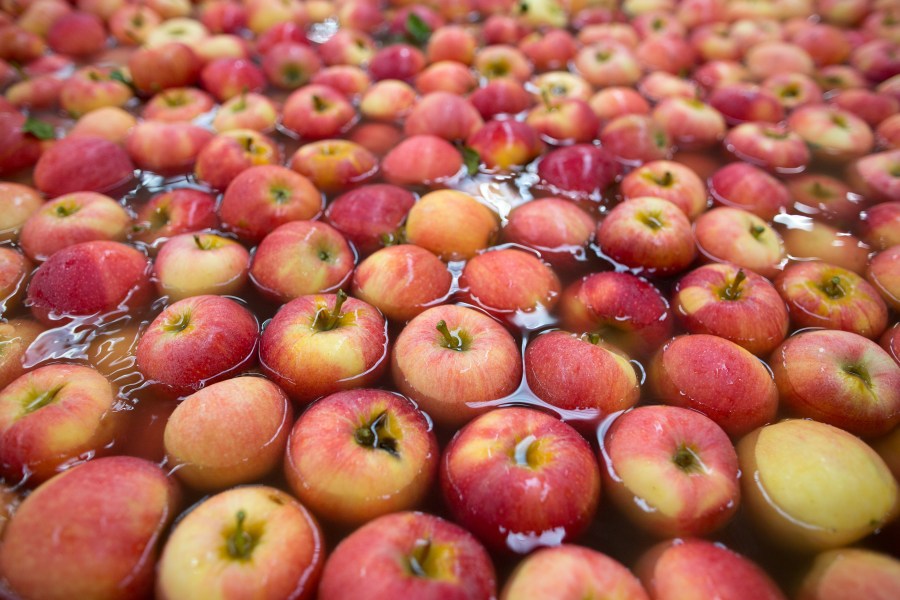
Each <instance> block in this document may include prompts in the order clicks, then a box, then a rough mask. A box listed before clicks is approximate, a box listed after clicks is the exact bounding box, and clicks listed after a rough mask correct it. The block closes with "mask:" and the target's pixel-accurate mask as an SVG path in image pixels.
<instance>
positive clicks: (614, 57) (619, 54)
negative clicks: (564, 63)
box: [572, 40, 642, 87]
mask: <svg viewBox="0 0 900 600" xmlns="http://www.w3.org/2000/svg"><path fill="white" fill-rule="evenodd" d="M572 64H573V66H574V67H575V69H576V70H577V72H578V73H579V74H580V75H581V76H582V77H584V79H585V80H586V81H587V82H588V83H590V84H591V85H593V86H595V87H610V86H630V85H634V84H635V83H637V81H638V79H640V77H641V73H642V70H641V65H640V63H639V62H638V59H637V57H635V55H634V52H632V50H631V49H629V48H628V47H627V46H625V45H624V44H622V43H620V42H616V41H613V40H605V41H596V42H594V43H592V44H590V45H586V46H584V47H583V48H582V49H581V50H580V51H579V52H578V53H577V54H576V55H575V58H574V59H573V60H572Z"/></svg>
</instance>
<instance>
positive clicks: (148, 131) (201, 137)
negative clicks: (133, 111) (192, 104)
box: [78, 121, 215, 176]
mask: <svg viewBox="0 0 900 600" xmlns="http://www.w3.org/2000/svg"><path fill="white" fill-rule="evenodd" d="M214 137H215V136H214V135H213V133H212V132H210V131H209V130H207V129H205V128H203V127H200V126H199V125H194V124H192V123H188V122H185V121H175V122H171V123H170V122H166V121H142V122H140V123H138V124H137V125H135V126H134V129H132V130H131V134H130V135H129V136H128V139H126V140H125V148H126V149H127V150H128V155H129V156H130V157H131V159H132V160H134V162H135V164H136V165H137V166H138V167H140V168H141V169H144V170H148V171H153V172H154V173H159V174H160V175H169V176H170V175H178V174H183V173H189V172H191V171H193V169H194V163H195V162H196V160H197V155H199V154H200V151H201V150H202V149H203V147H204V146H206V144H208V143H209V141H210V140H212V139H213V138H214ZM78 139H85V138H78Z"/></svg>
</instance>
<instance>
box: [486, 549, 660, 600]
mask: <svg viewBox="0 0 900 600" xmlns="http://www.w3.org/2000/svg"><path fill="white" fill-rule="evenodd" d="M592 597H602V598H607V599H608V600H649V599H650V597H649V596H648V595H647V592H646V591H645V590H644V587H643V586H642V585H641V582H640V581H639V580H638V578H637V577H635V576H634V575H633V574H632V573H631V571H629V570H628V569H627V568H626V567H625V566H624V565H622V564H621V563H619V562H618V561H616V560H613V559H612V558H610V557H609V556H607V555H605V554H602V553H600V552H597V551H596V550H592V549H590V548H584V547H582V546H574V545H571V544H563V545H561V546H558V547H555V548H541V549H540V550H538V551H536V552H535V553H533V554H531V555H529V556H528V557H527V558H525V559H524V560H522V561H521V562H520V563H519V564H518V566H517V567H516V569H515V570H514V571H513V572H512V574H511V575H510V576H509V579H507V581H506V585H505V586H504V587H503V591H502V592H501V594H500V600H541V599H544V598H556V599H557V600H582V599H583V598H592Z"/></svg>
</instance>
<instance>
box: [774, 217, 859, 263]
mask: <svg viewBox="0 0 900 600" xmlns="http://www.w3.org/2000/svg"><path fill="white" fill-rule="evenodd" d="M786 225H787V227H786V228H785V229H784V233H783V235H782V238H783V239H784V248H785V250H786V251H787V254H788V256H789V257H790V258H791V259H793V260H797V261H805V260H821V261H823V262H827V263H830V264H832V265H834V266H836V267H842V268H844V269H848V270H850V271H853V272H855V273H857V274H858V275H864V274H865V271H866V264H867V263H868V262H869V253H870V252H871V251H872V249H871V247H870V246H868V245H867V244H865V243H863V242H862V241H860V239H859V238H857V237H856V236H855V235H852V234H849V233H847V232H846V231H842V230H840V229H838V228H836V227H833V226H831V225H828V224H827V223H820V222H819V221H815V220H812V219H809V218H804V217H796V218H795V219H792V220H791V221H789V222H787V223H786Z"/></svg>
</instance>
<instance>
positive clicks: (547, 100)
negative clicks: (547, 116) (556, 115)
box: [541, 88, 556, 112]
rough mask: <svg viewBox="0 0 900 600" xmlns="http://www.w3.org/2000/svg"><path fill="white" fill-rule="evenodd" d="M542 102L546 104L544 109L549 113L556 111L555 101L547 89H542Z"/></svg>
mask: <svg viewBox="0 0 900 600" xmlns="http://www.w3.org/2000/svg"><path fill="white" fill-rule="evenodd" d="M541 102H543V103H544V108H546V109H547V112H551V111H554V110H556V106H554V104H553V100H552V99H551V98H550V92H549V91H548V90H547V89H546V88H541Z"/></svg>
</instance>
